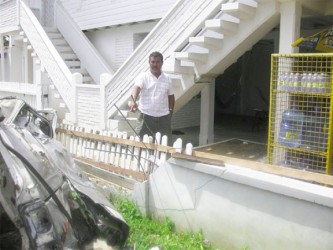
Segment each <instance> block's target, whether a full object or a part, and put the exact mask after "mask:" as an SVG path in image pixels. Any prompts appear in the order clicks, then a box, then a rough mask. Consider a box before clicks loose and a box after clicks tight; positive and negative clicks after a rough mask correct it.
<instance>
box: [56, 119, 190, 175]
mask: <svg viewBox="0 0 333 250" xmlns="http://www.w3.org/2000/svg"><path fill="white" fill-rule="evenodd" d="M56 140H58V141H60V142H61V143H62V144H63V145H64V146H65V148H66V149H67V150H68V151H69V152H70V153H71V154H72V156H73V157H74V158H75V159H77V160H80V161H83V162H85V163H87V164H91V165H94V166H97V167H99V168H102V169H104V170H107V171H111V172H114V173H116V174H120V175H125V176H129V177H131V178H134V179H138V180H145V179H146V178H147V177H148V175H149V174H150V173H151V172H153V171H154V169H155V168H156V167H158V166H161V165H162V164H163V163H164V162H165V161H166V160H167V159H168V158H169V157H170V156H171V154H172V153H182V152H183V149H182V144H183V142H182V140H181V139H180V138H178V139H177V140H176V141H175V142H174V144H173V147H170V146H167V140H168V138H167V136H163V137H161V134H160V133H157V134H156V141H155V142H153V138H152V137H149V136H148V135H145V136H144V137H143V140H142V141H140V139H139V137H138V136H128V135H127V134H126V133H123V132H111V131H105V130H96V129H91V128H82V127H76V126H72V125H65V124H61V125H59V126H58V128H57V129H56ZM192 149H193V146H192V144H190V143H189V144H187V145H186V149H185V150H184V152H185V154H188V155H191V154H192Z"/></svg>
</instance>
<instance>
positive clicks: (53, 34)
mask: <svg viewBox="0 0 333 250" xmlns="http://www.w3.org/2000/svg"><path fill="white" fill-rule="evenodd" d="M47 35H48V37H49V38H50V39H51V40H52V39H61V38H64V37H63V36H62V35H61V33H59V32H57V33H47Z"/></svg>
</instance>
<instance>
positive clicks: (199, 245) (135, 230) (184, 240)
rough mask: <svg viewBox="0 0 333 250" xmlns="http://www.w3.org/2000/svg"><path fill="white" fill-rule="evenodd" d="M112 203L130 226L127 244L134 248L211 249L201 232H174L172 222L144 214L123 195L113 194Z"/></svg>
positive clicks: (137, 249) (143, 249)
mask: <svg viewBox="0 0 333 250" xmlns="http://www.w3.org/2000/svg"><path fill="white" fill-rule="evenodd" d="M112 203H113V204H114V205H115V207H116V209H117V210H118V211H119V212H120V213H121V214H122V215H123V217H124V219H125V220H126V221H127V223H128V224H129V227H130V234H129V238H128V240H127V246H128V247H129V248H131V249H135V250H148V249H150V248H152V247H154V246H155V247H159V248H160V249H163V250H169V249H170V250H212V249H217V248H213V246H212V245H211V243H210V242H209V240H207V239H205V238H204V236H203V234H202V233H201V232H198V233H191V232H176V231H175V226H174V223H173V222H172V221H171V220H170V219H169V218H166V219H165V220H164V221H157V220H152V219H150V218H148V217H147V216H144V215H143V214H142V213H141V212H140V210H139V209H138V208H137V206H136V205H135V204H134V203H133V202H132V201H130V200H129V199H128V198H126V197H124V196H113V198H112Z"/></svg>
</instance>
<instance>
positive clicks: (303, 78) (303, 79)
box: [301, 72, 308, 92]
mask: <svg viewBox="0 0 333 250" xmlns="http://www.w3.org/2000/svg"><path fill="white" fill-rule="evenodd" d="M307 81H308V74H307V73H305V72H304V73H303V74H302V76H301V91H302V92H307V88H308V86H307Z"/></svg>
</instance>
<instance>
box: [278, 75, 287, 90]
mask: <svg viewBox="0 0 333 250" xmlns="http://www.w3.org/2000/svg"><path fill="white" fill-rule="evenodd" d="M287 81H288V73H286V72H282V73H281V75H280V90H287Z"/></svg>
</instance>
